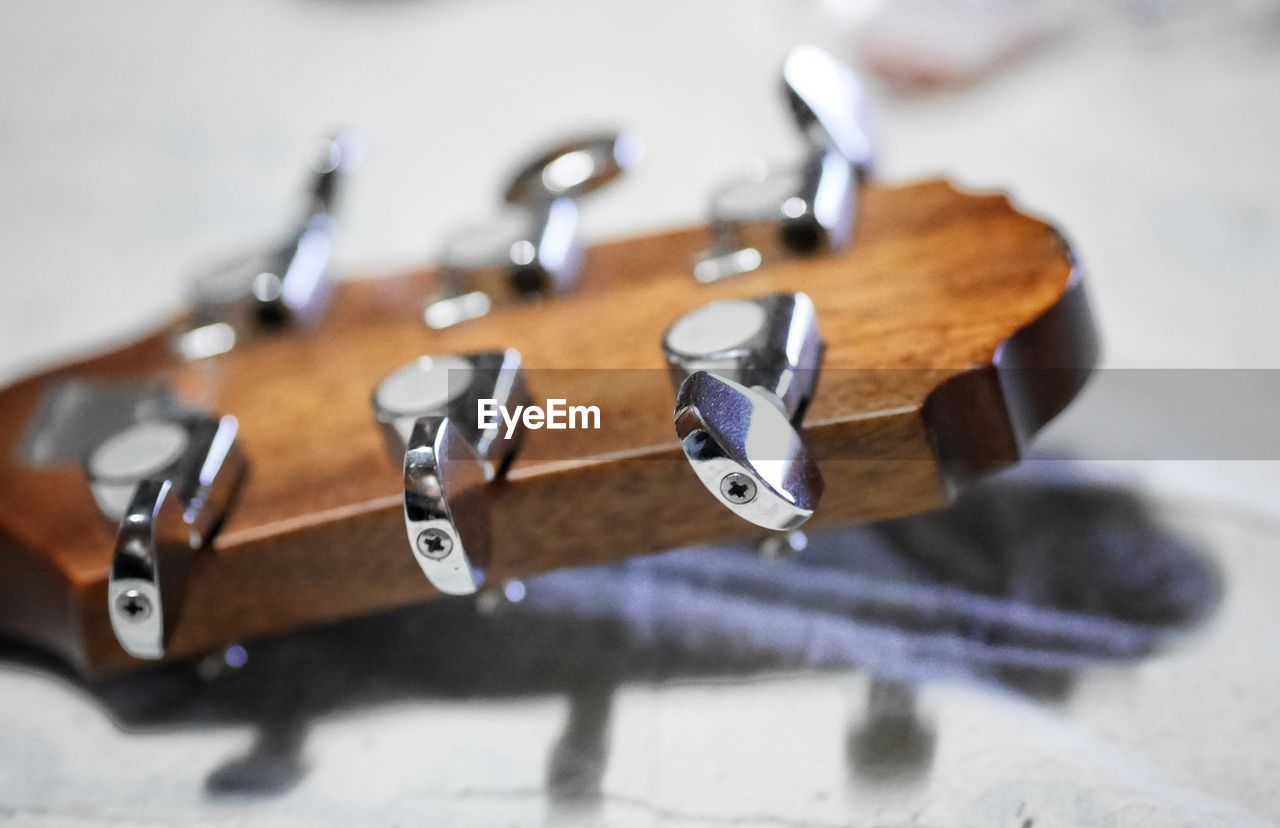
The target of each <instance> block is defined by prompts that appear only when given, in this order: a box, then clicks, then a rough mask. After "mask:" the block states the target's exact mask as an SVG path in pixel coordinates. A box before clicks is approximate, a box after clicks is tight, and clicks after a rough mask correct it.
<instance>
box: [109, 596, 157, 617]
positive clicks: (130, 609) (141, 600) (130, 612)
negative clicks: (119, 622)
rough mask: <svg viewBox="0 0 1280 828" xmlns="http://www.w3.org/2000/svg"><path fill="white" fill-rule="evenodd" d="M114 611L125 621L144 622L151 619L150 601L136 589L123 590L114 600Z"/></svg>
mask: <svg viewBox="0 0 1280 828" xmlns="http://www.w3.org/2000/svg"><path fill="white" fill-rule="evenodd" d="M116 609H117V610H119V611H120V615H121V616H122V617H123V618H124V619H125V620H126V621H134V622H138V621H146V620H147V619H148V618H150V617H151V599H150V598H148V597H147V596H145V595H143V594H142V593H141V592H139V591H138V590H136V589H129V590H125V591H124V592H122V593H121V594H120V597H119V598H117V599H116Z"/></svg>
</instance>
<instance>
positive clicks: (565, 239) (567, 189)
mask: <svg viewBox="0 0 1280 828" xmlns="http://www.w3.org/2000/svg"><path fill="white" fill-rule="evenodd" d="M640 154H641V148H640V143H639V141H638V140H637V139H636V138H635V137H634V136H631V135H629V134H626V133H619V132H609V133H603V134H600V135H590V136H585V137H581V138H576V139H571V140H568V141H564V142H562V143H560V144H557V145H555V146H553V147H550V148H548V149H547V150H546V151H544V152H542V153H540V154H539V155H538V156H537V157H535V158H534V159H532V160H531V161H529V162H528V163H526V164H524V165H522V166H521V167H520V168H519V169H518V170H517V171H516V172H515V174H514V175H513V176H512V177H511V179H510V181H509V182H508V184H507V186H506V188H505V189H504V192H503V195H502V199H503V202H504V205H505V210H504V211H503V213H502V214H501V215H500V216H499V217H498V218H496V219H494V220H492V221H489V222H485V223H482V224H477V225H473V226H470V227H465V228H463V229H461V230H459V231H458V232H456V233H455V234H453V235H452V236H450V237H449V238H448V239H446V240H445V243H444V245H443V249H442V251H441V254H440V266H441V268H442V269H443V270H444V272H445V278H446V279H447V281H448V284H447V286H446V287H445V289H444V291H443V292H442V293H441V295H439V296H437V297H435V298H434V299H433V300H432V301H431V302H430V303H429V304H428V305H427V309H426V312H425V319H426V322H427V324H428V325H429V326H430V327H432V328H448V327H451V326H453V325H456V324H458V323H460V322H465V321H467V320H469V319H475V318H476V317H479V316H483V315H484V314H486V313H488V312H489V309H490V308H491V307H492V305H493V303H494V302H495V301H497V300H506V299H515V300H522V299H537V298H541V297H545V296H549V295H552V294H556V293H561V292H564V291H567V290H570V289H571V288H572V287H573V285H574V284H575V282H576V281H577V277H578V269H579V265H580V264H581V261H582V247H581V242H580V240H579V237H578V235H579V234H578V223H579V218H578V200H579V199H581V198H582V197H583V196H586V195H588V194H589V193H592V192H595V191H596V190H599V189H600V188H602V187H604V186H605V185H607V184H610V183H612V182H613V181H615V180H616V179H617V178H618V177H620V176H621V175H622V174H623V173H625V172H626V171H627V170H628V169H629V168H630V167H632V166H633V165H634V164H635V163H636V162H637V161H638V160H639V158H640Z"/></svg>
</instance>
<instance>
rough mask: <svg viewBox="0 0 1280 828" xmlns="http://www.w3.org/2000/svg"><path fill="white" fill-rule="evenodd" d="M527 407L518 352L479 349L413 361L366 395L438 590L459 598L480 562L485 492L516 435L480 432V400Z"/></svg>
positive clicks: (415, 542) (480, 569)
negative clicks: (400, 473)
mask: <svg viewBox="0 0 1280 828" xmlns="http://www.w3.org/2000/svg"><path fill="white" fill-rule="evenodd" d="M482 401H483V402H489V403H490V404H491V405H492V406H493V407H494V409H495V419H496V408H497V407H498V406H505V407H510V406H515V405H524V404H526V403H527V402H528V401H529V392H528V389H527V387H526V384H525V379H524V372H523V371H522V370H521V367H520V354H519V352H518V351H515V350H511V349H508V350H505V351H483V352H479V353H472V354H465V355H461V356H439V357H427V356H424V357H420V358H418V359H416V360H414V361H413V362H410V363H409V364H407V365H405V366H403V367H401V368H400V369H398V370H396V371H395V372H393V373H392V374H390V375H389V376H388V377H386V378H385V379H384V380H383V381H382V382H381V383H379V384H378V387H377V388H376V389H375V390H374V392H373V409H374V416H375V418H376V419H377V421H378V424H379V426H380V427H381V428H382V432H383V437H384V439H385V441H386V443H387V448H388V451H389V452H390V454H391V456H392V457H393V459H394V462H396V463H397V464H403V470H404V520H405V528H406V530H407V532H408V538H409V546H410V548H411V549H412V551H413V557H414V560H416V561H417V562H418V566H419V567H421V569H422V573H423V575H425V576H426V577H427V580H429V581H430V582H431V584H432V585H433V586H434V587H435V588H436V589H438V590H440V591H441V592H444V593H448V594H450V595H468V594H470V593H473V592H475V591H476V590H477V589H479V588H480V587H481V586H482V585H483V582H484V567H485V566H486V565H487V563H488V561H489V552H490V545H489V519H488V508H487V504H486V499H485V492H486V486H487V485H488V484H489V483H491V482H492V481H494V480H496V479H497V478H498V477H499V476H501V474H502V473H503V472H504V471H505V468H506V466H507V465H508V463H510V461H511V459H512V457H513V456H514V455H515V451H516V449H517V447H518V444H519V440H520V436H521V432H520V431H518V430H517V431H514V432H512V433H511V434H510V435H508V433H507V428H506V424H505V423H503V422H502V421H501V419H496V422H494V423H493V424H490V425H486V424H484V423H483V422H482V419H481V414H480V404H481V402H482Z"/></svg>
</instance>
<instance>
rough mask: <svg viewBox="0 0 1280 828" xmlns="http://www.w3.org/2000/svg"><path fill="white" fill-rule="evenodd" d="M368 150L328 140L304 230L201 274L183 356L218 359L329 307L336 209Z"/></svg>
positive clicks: (341, 135) (314, 168) (353, 142)
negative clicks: (254, 337) (345, 183)
mask: <svg viewBox="0 0 1280 828" xmlns="http://www.w3.org/2000/svg"><path fill="white" fill-rule="evenodd" d="M363 154H364V151H363V144H362V142H361V141H360V140H359V138H358V137H357V136H355V134H354V133H351V132H337V133H334V134H333V135H331V136H329V137H327V138H325V139H323V141H322V142H321V146H320V151H319V154H318V155H317V157H316V160H315V161H314V162H313V163H312V165H311V168H310V174H311V180H310V182H309V184H308V187H307V198H306V208H305V210H304V212H303V216H302V220H301V221H300V222H299V224H298V225H297V227H296V228H294V229H293V231H292V232H290V233H289V235H287V236H286V237H285V238H284V240H283V241H281V242H280V243H279V244H277V245H274V246H272V247H269V248H268V249H266V250H263V251H255V252H253V253H250V254H248V255H245V256H240V257H238V258H236V259H233V260H231V261H228V262H224V263H222V264H220V265H218V266H216V267H215V268H213V269H211V270H209V271H206V272H204V273H202V274H200V275H199V276H197V277H196V279H195V280H194V284H193V286H192V305H193V308H192V312H191V322H190V324H189V326H187V327H186V328H185V329H184V330H183V331H182V332H181V333H180V334H179V335H178V338H177V342H176V347H177V350H178V352H179V353H180V354H182V355H183V356H184V357H186V358H187V359H201V358H204V357H209V356H216V355H217V354H220V353H225V352H226V351H228V350H230V349H231V348H233V347H235V345H236V343H237V342H238V341H240V340H242V339H244V338H246V337H249V336H252V335H254V334H256V333H259V332H261V331H264V330H274V329H278V328H282V327H287V326H290V325H293V324H297V323H299V322H303V323H306V322H309V321H312V320H314V319H315V318H317V317H318V316H319V315H320V314H321V313H322V312H323V310H324V308H325V306H326V304H327V302H328V299H329V294H330V292H331V281H330V274H329V261H330V256H331V253H332V247H333V232H334V209H335V207H336V204H337V201H338V195H339V193H340V191H341V189H342V181H343V179H344V178H345V177H346V175H347V174H348V173H350V172H351V171H352V170H353V169H355V167H357V166H358V165H359V163H360V161H361V159H362V158H363Z"/></svg>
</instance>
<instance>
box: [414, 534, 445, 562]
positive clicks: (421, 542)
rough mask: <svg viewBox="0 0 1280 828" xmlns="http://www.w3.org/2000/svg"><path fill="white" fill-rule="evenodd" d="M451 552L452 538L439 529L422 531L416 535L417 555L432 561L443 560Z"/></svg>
mask: <svg viewBox="0 0 1280 828" xmlns="http://www.w3.org/2000/svg"><path fill="white" fill-rule="evenodd" d="M452 551H453V538H451V537H449V533H448V532H445V531H442V530H440V529H423V530H422V531H421V532H419V533H418V553H419V554H420V555H423V556H425V557H428V558H430V559H431V560H433V561H439V560H444V559H445V558H447V557H449V553H450V552H452Z"/></svg>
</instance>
